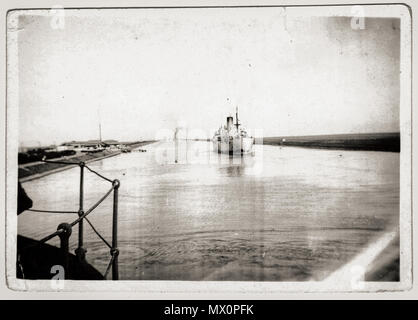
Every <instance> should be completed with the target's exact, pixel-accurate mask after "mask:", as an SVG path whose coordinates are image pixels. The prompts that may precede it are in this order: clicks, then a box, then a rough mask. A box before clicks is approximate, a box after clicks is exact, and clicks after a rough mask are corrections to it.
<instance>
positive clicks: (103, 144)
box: [59, 140, 125, 151]
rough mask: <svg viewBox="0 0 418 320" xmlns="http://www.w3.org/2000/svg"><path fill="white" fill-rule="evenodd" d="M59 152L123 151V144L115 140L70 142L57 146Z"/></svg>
mask: <svg viewBox="0 0 418 320" xmlns="http://www.w3.org/2000/svg"><path fill="white" fill-rule="evenodd" d="M59 148H60V149H61V150H75V151H98V150H104V149H123V148H125V144H123V143H121V142H119V141H117V140H104V141H100V140H88V141H70V142H65V143H63V144H61V145H60V146H59Z"/></svg>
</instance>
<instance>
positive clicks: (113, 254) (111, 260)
mask: <svg viewBox="0 0 418 320" xmlns="http://www.w3.org/2000/svg"><path fill="white" fill-rule="evenodd" d="M113 260H115V253H112V257H111V258H110V261H109V264H108V265H107V268H106V272H105V273H104V276H103V278H105V279H106V278H107V275H108V274H109V271H110V267H111V266H112V263H113Z"/></svg>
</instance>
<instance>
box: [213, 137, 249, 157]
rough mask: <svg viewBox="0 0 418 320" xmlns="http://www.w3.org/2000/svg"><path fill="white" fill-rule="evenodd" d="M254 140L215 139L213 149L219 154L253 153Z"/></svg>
mask: <svg viewBox="0 0 418 320" xmlns="http://www.w3.org/2000/svg"><path fill="white" fill-rule="evenodd" d="M253 145H254V139H253V138H250V137H228V136H227V137H223V138H221V139H217V138H215V139H213V149H214V151H215V152H218V153H226V154H246V153H251V152H252V151H253Z"/></svg>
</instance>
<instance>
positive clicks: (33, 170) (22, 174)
mask: <svg viewBox="0 0 418 320" xmlns="http://www.w3.org/2000/svg"><path fill="white" fill-rule="evenodd" d="M153 142H154V141H142V142H139V143H136V144H134V145H131V146H130V149H131V150H132V149H135V148H138V147H141V146H145V145H148V144H150V143H153ZM121 153H122V151H121V150H104V151H101V152H95V153H84V154H78V155H75V156H71V157H62V158H56V159H51V161H69V162H74V163H75V164H74V165H69V164H62V163H51V162H49V163H47V162H36V163H33V164H31V163H29V164H24V165H19V167H18V170H19V171H18V177H19V182H21V183H23V182H27V181H31V180H35V179H39V178H42V177H45V176H47V175H50V174H53V173H57V172H61V171H64V170H68V169H71V168H74V167H76V166H78V163H79V162H84V163H91V162H94V161H98V160H103V159H106V158H110V157H114V156H117V155H119V154H121Z"/></svg>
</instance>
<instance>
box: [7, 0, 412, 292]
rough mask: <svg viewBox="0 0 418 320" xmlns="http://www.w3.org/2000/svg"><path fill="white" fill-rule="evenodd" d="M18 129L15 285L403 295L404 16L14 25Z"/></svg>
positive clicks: (295, 11)
mask: <svg viewBox="0 0 418 320" xmlns="http://www.w3.org/2000/svg"><path fill="white" fill-rule="evenodd" d="M6 124H7V221H6V223H7V237H6V240H7V241H6V251H7V281H8V286H9V287H10V288H13V289H15V290H27V291H32V290H33V291H35V290H36V291H55V290H64V291H65V290H67V291H79V290H95V291H100V290H110V289H111V290H132V291H140V292H183V293H184V292H185V293H187V292H235V291H245V292H288V291H297V292H352V291H367V292H376V291H382V290H383V291H385V290H388V291H399V290H407V289H408V288H410V286H411V283H412V280H411V279H412V271H411V266H412V262H411V240H412V233H411V15H410V11H409V9H408V7H407V6H405V5H356V6H352V5H342V6H242V7H240V6H222V7H221V6H218V7H140V8H66V7H62V6H55V7H52V8H43V9H15V10H10V11H9V12H8V14H7V123H6ZM107 280H112V281H107Z"/></svg>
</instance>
